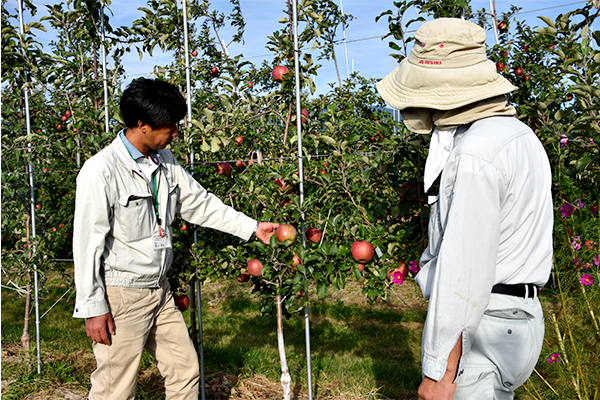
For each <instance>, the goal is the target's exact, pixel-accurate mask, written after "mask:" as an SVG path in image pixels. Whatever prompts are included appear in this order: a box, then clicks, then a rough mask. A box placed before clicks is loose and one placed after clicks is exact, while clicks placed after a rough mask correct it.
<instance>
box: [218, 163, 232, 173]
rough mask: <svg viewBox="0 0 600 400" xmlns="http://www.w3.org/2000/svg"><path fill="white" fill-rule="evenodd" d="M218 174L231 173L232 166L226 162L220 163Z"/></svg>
mask: <svg viewBox="0 0 600 400" xmlns="http://www.w3.org/2000/svg"><path fill="white" fill-rule="evenodd" d="M217 174H219V175H225V176H229V175H231V166H230V165H229V164H228V163H225V162H222V163H219V165H217Z"/></svg>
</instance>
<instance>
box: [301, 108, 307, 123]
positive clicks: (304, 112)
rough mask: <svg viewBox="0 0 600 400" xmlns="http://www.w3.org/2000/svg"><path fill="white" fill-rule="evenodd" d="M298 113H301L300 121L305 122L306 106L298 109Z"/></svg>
mask: <svg viewBox="0 0 600 400" xmlns="http://www.w3.org/2000/svg"><path fill="white" fill-rule="evenodd" d="M300 114H301V115H302V117H301V118H300V121H302V123H305V122H306V121H307V118H308V110H307V109H306V108H303V109H302V111H300Z"/></svg>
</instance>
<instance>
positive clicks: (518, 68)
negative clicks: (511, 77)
mask: <svg viewBox="0 0 600 400" xmlns="http://www.w3.org/2000/svg"><path fill="white" fill-rule="evenodd" d="M515 75H517V76H520V75H523V68H521V67H517V68H515Z"/></svg>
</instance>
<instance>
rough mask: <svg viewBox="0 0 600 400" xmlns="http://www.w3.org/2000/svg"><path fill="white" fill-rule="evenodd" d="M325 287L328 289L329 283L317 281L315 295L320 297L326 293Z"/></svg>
mask: <svg viewBox="0 0 600 400" xmlns="http://www.w3.org/2000/svg"><path fill="white" fill-rule="evenodd" d="M327 289H329V285H327V284H325V283H321V282H319V283H318V284H317V297H318V298H320V299H322V298H323V297H325V295H326V294H327Z"/></svg>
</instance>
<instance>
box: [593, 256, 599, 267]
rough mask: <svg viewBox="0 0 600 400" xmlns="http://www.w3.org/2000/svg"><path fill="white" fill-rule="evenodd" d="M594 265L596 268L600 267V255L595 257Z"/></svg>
mask: <svg viewBox="0 0 600 400" xmlns="http://www.w3.org/2000/svg"><path fill="white" fill-rule="evenodd" d="M594 264H596V266H598V267H600V254H596V255H595V256H594Z"/></svg>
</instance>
